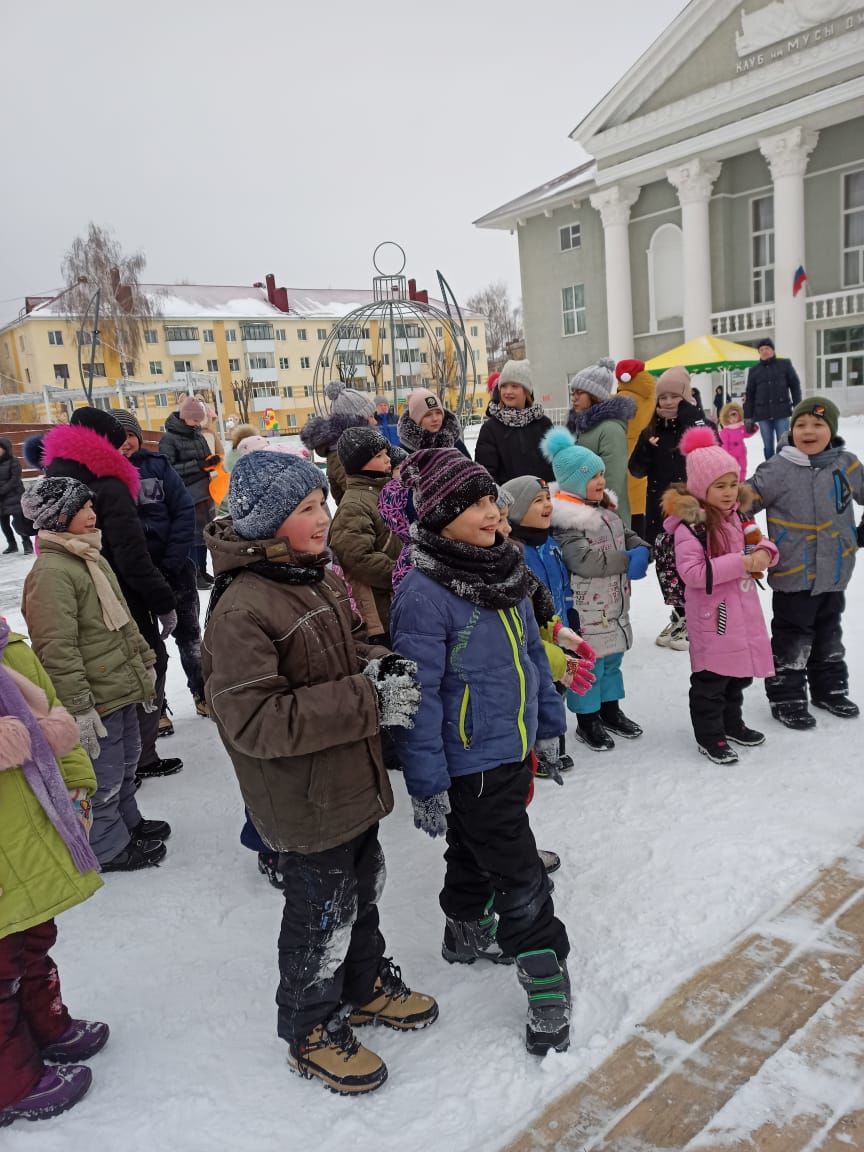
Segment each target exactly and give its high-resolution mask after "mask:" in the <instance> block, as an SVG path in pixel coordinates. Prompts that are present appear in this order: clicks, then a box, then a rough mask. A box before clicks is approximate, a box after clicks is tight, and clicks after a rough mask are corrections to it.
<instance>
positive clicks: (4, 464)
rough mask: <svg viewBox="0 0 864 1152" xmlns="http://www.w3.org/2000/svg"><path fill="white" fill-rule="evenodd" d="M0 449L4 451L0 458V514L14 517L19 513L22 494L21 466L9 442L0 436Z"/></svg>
mask: <svg viewBox="0 0 864 1152" xmlns="http://www.w3.org/2000/svg"><path fill="white" fill-rule="evenodd" d="M0 447H2V448H3V450H4V455H3V456H2V458H0V514H2V515H3V516H14V515H15V514H16V513H19V512H20V511H21V497H22V495H23V494H24V481H23V480H22V479H21V465H20V464H19V463H18V461H17V460H16V459H15V453H14V450H13V448H12V441H11V440H7V439H6V437H5V436H0Z"/></svg>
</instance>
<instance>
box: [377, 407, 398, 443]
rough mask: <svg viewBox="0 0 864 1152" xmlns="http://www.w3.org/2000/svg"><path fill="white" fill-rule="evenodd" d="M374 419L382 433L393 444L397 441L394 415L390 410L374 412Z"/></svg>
mask: <svg viewBox="0 0 864 1152" xmlns="http://www.w3.org/2000/svg"><path fill="white" fill-rule="evenodd" d="M375 419H376V420H377V421H378V428H379V429H380V431H381V433H382V435H384V436H386V437H387V439H388V440H389V441H390V443H391V444H393V445H394V446H395V445H397V444H398V443H399V430H398V428H397V427H396V417H395V416H394V415H393V413H392V412H376V413H375Z"/></svg>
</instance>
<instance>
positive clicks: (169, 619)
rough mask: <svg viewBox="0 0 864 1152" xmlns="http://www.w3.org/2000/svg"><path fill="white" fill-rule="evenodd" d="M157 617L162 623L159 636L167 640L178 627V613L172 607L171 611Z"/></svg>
mask: <svg viewBox="0 0 864 1152" xmlns="http://www.w3.org/2000/svg"><path fill="white" fill-rule="evenodd" d="M156 619H157V620H158V621H159V623H160V624H161V625H162V631H161V632H160V633H159V636H160V637H161V638H162V639H163V640H167V639H168V637H169V636H170V635H171V633H172V632H173V631H174V630H175V629H176V627H177V613H176V612H175V611H174V609H173V608H172V609H171V611H170V612H163V613H162V615H161V616H157V617H156Z"/></svg>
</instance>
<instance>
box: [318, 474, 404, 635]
mask: <svg viewBox="0 0 864 1152" xmlns="http://www.w3.org/2000/svg"><path fill="white" fill-rule="evenodd" d="M389 479H390V476H389V475H386V476H385V475H383V474H382V476H381V477H380V479H376V480H371V479H370V478H369V477H368V476H349V477H348V478H347V479H346V489H345V495H344V496H343V497H342V500H341V502H340V504H339V507H338V508H337V509H336V515H335V516H334V517H333V523H332V525H331V526H330V547H331V549H332V550H333V553H334V555H335V556H336V559H337V560H338V561H339V563H340V564H341V566H342V571H343V572H344V573H345V577H346V579H347V580H348V581H349V583H350V584H351V589H352V591H353V593H354V599H355V601H356V602H357V607H358V608H359V610H360V613H361V615H362V616H363V621H364V623H365V624H366V628H367V630H368V632H369V635H370V636H380V635H381V634H382V633H384V632H386V631H387V628H388V625H389V620H390V602H391V601H392V599H393V568H394V566H395V564H396V561H397V560H398V559H399V555H400V553H401V551H402V541H401V540H400V539H399V537H398V536H394V535H393V533H392V532H391V531H390V530H389V528H388V527H387V525H386V524H385V523H384V521H383V520H382V519H381V513H380V512H379V511H378V497H379V496H380V495H381V489H382V488H383V487H384V485H385V484H386V483H387V481H388V480H389ZM370 596H371V599H372V601H373V603H370V602H369V599H370Z"/></svg>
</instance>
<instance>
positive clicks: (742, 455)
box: [719, 423, 756, 482]
mask: <svg viewBox="0 0 864 1152" xmlns="http://www.w3.org/2000/svg"><path fill="white" fill-rule="evenodd" d="M719 435H720V443H721V444H722V445H723V447H724V448H725V449H726V451H727V452H728V453H729V455H730V456H731V457H732V459H733V460H736V461H737V462H738V479H739V480H741V481H742V482H743V481H744V480H745V479H746V478H747V446H746V444H745V443H744V441H745V440H749V439H750V437H751V436H755V435H756V429H755V428H754V429H753V431H752V432H748V431H747V429H746V428H745V426H744V424H743V423H739V424H730V425H729V426H728V427H727V428H720V429H719Z"/></svg>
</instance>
